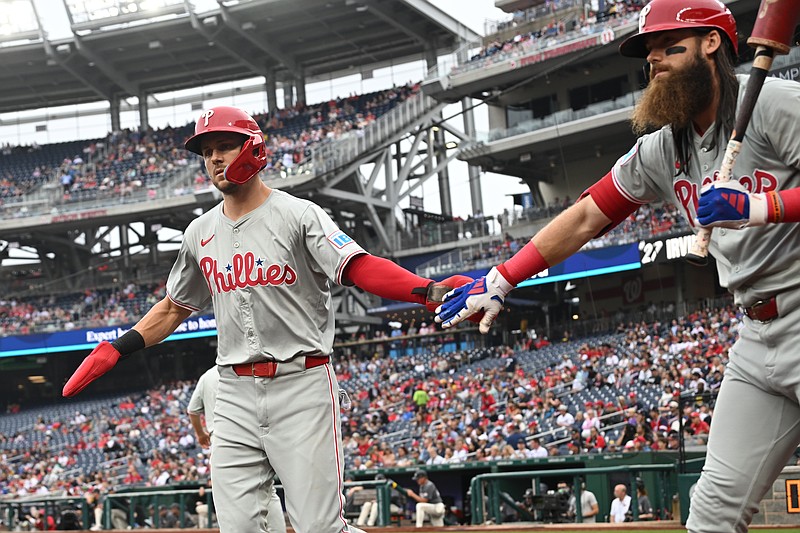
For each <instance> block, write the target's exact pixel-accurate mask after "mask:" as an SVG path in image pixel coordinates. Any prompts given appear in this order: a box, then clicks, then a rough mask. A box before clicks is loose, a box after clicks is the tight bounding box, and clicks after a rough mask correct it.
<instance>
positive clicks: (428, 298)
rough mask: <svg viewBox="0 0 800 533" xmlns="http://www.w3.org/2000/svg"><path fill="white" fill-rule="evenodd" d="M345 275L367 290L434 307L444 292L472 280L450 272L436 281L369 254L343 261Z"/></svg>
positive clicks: (384, 296)
mask: <svg viewBox="0 0 800 533" xmlns="http://www.w3.org/2000/svg"><path fill="white" fill-rule="evenodd" d="M344 275H345V278H346V280H349V281H350V282H352V283H353V284H355V285H356V286H357V287H360V288H362V289H364V290H365V291H367V292H370V293H372V294H375V295H377V296H380V297H381V298H386V299H388V300H396V301H399V302H413V303H418V304H422V305H425V306H427V307H428V309H429V310H430V311H434V310H435V309H436V308H437V307H438V306H439V304H441V303H442V300H443V298H444V295H445V294H446V293H447V292H448V291H450V290H451V289H454V288H456V287H460V286H461V285H464V284H465V283H469V282H471V281H472V278H470V277H467V276H460V275H456V276H450V277H449V278H447V279H446V280H443V281H441V282H439V283H436V282H434V281H433V280H431V279H427V278H423V277H420V276H417V275H416V274H414V273H413V272H409V271H408V270H406V269H405V268H403V267H401V266H400V265H397V264H395V263H393V262H391V261H389V260H388V259H384V258H383V257H378V256H374V255H370V254H361V255H359V256H357V257H354V258H353V259H351V260H350V262H349V263H348V264H347V267H346V269H345V273H344Z"/></svg>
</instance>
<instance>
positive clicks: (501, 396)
mask: <svg viewBox="0 0 800 533" xmlns="http://www.w3.org/2000/svg"><path fill="white" fill-rule="evenodd" d="M739 320H740V316H739V314H738V312H737V311H736V310H735V309H734V308H733V306H727V307H724V308H719V309H714V310H709V309H705V310H698V311H696V312H693V313H690V314H688V315H687V316H684V317H680V318H675V319H674V320H672V321H671V323H659V322H655V323H645V322H641V323H628V324H620V325H619V328H618V329H619V330H618V332H616V333H613V334H609V335H605V336H595V337H591V338H585V339H580V340H569V341H566V342H554V343H550V342H549V341H548V340H547V339H544V338H537V339H533V338H530V337H524V338H520V340H519V341H518V342H517V343H516V345H515V346H501V347H496V348H480V349H473V350H469V351H458V352H455V353H447V354H444V353H439V350H438V348H439V346H438V345H436V344H434V343H431V344H430V345H429V346H428V347H427V349H425V350H423V351H422V352H421V353H417V354H415V355H402V356H399V357H386V356H382V355H380V354H379V353H375V352H363V351H362V352H355V351H342V350H339V353H337V354H336V356H335V360H336V363H335V369H336V372H337V376H338V378H339V380H340V383H341V384H342V386H343V387H344V388H345V389H346V390H349V391H350V395H351V397H352V404H353V405H352V408H351V409H350V410H345V411H343V419H342V425H343V434H344V446H345V456H346V463H347V466H348V468H350V469H354V470H359V469H361V470H363V469H369V468H389V467H404V466H417V465H422V464H428V465H436V464H442V463H456V462H465V461H495V460H516V459H525V458H537V457H544V456H547V455H565V454H572V455H576V454H584V453H606V452H615V451H621V452H623V453H624V452H641V451H649V450H674V449H676V448H677V446H678V436H679V431H680V430H681V429H683V431H684V437H685V439H686V441H687V442H688V443H690V444H702V443H703V442H704V441H705V437H706V435H707V433H708V423H709V422H710V418H711V417H712V416H713V392H714V391H715V389H716V388H717V387H718V386H719V383H720V381H721V379H722V375H723V374H724V366H723V365H724V363H725V361H726V358H727V352H728V349H729V348H730V346H731V344H732V343H733V341H734V340H735V337H736V328H737V324H738V323H739ZM416 332H417V330H415V331H414V332H412V333H416ZM403 333H406V334H408V333H409V332H408V331H406V332H403ZM191 392H192V384H191V383H189V382H177V383H171V384H167V385H163V386H159V387H157V388H154V389H152V390H149V391H142V392H141V393H139V394H136V395H128V396H123V397H116V398H102V399H92V400H84V401H82V402H75V403H68V404H59V405H55V406H51V407H49V408H43V409H26V408H25V406H22V407H21V408H20V406H18V405H15V406H11V407H10V408H9V411H10V413H9V414H6V415H4V416H0V453H2V462H1V463H0V464H2V467H1V471H0V495H2V496H0V497H2V498H6V499H8V498H12V499H13V498H22V497H25V496H30V495H34V496H43V495H81V494H83V495H85V494H87V493H91V492H93V491H95V490H97V491H99V492H100V493H101V494H102V493H105V492H106V491H108V490H112V489H118V488H120V487H122V486H128V485H147V486H161V485H165V484H170V483H179V482H197V483H202V482H204V480H205V479H206V477H207V476H208V456H207V453H206V451H205V450H201V449H199V448H198V447H197V444H196V442H195V439H194V437H193V434H192V432H191V426H190V424H189V421H188V417H187V415H186V405H187V402H188V400H189V397H190V395H191ZM679 402H680V403H679Z"/></svg>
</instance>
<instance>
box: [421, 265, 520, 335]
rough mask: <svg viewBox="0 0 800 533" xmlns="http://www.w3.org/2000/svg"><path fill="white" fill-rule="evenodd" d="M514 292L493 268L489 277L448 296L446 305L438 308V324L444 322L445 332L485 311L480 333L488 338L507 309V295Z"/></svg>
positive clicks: (459, 288)
mask: <svg viewBox="0 0 800 533" xmlns="http://www.w3.org/2000/svg"><path fill="white" fill-rule="evenodd" d="M513 288H514V286H513V285H512V284H511V283H509V282H508V281H507V280H506V278H504V277H503V275H502V274H500V272H499V271H498V270H497V268H492V269H491V270H490V271H489V273H488V274H486V276H484V277H482V278H478V279H476V280H475V281H473V282H472V283H467V284H466V285H462V286H461V287H458V288H457V289H453V290H452V291H450V292H448V293H447V294H445V296H444V303H443V304H442V305H440V306H439V307H438V308H436V322H441V323H442V327H443V328H450V327H453V326H455V325H456V324H458V323H459V322H461V321H462V320H464V319H465V318H467V317H469V316H470V315H473V314H475V313H479V312H481V311H483V312H484V315H483V319H481V322H480V325H479V329H480V332H481V333H483V334H486V333H488V332H489V329H490V328H491V327H492V322H494V319H495V318H497V315H498V313H500V311H501V310H502V309H503V301H504V300H505V297H506V295H507V294H508V293H509V292H511V289H513Z"/></svg>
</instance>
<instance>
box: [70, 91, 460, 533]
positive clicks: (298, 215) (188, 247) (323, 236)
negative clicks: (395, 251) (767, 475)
mask: <svg viewBox="0 0 800 533" xmlns="http://www.w3.org/2000/svg"><path fill="white" fill-rule="evenodd" d="M186 148H187V150H189V151H191V152H194V153H196V154H199V155H201V156H202V158H203V161H204V163H205V168H206V171H207V172H208V175H209V176H210V177H211V179H212V182H213V184H214V186H215V187H216V188H217V189H218V190H219V191H221V192H222V195H223V201H222V202H221V203H220V204H219V205H217V206H216V207H214V208H212V209H210V210H209V211H208V212H206V213H204V214H203V215H201V216H200V217H198V218H197V219H195V220H194V221H192V222H191V223H190V224H189V226H188V227H187V228H186V231H185V232H184V236H183V237H184V238H183V242H182V244H181V249H180V251H179V252H178V258H177V260H176V261H175V264H174V265H173V268H172V271H171V272H170V275H169V278H168V280H167V296H166V297H165V298H164V299H163V300H161V301H160V302H158V303H157V304H155V305H154V306H153V307H152V308H151V309H150V310H149V311H148V312H147V314H146V315H145V316H144V317H143V318H142V319H141V320H140V321H139V322H138V323H137V324H135V325H134V326H133V328H132V329H131V330H129V331H128V332H127V333H125V334H124V335H122V336H121V337H120V338H118V339H116V340H115V341H114V342H111V343H109V342H102V343H100V344H99V345H98V346H97V347H96V348H95V349H94V350H93V351H92V353H90V354H89V356H87V357H86V359H85V360H84V361H83V362H82V363H81V365H80V367H78V369H77V370H76V371H75V373H74V374H73V375H72V377H71V378H70V379H69V381H68V382H67V384H66V385H65V386H64V390H63V394H64V395H65V396H73V395H75V394H77V393H79V392H80V391H81V390H83V389H84V388H85V387H86V386H87V385H88V384H89V383H91V382H92V381H93V380H95V379H97V378H98V377H99V376H101V375H102V374H104V373H105V372H107V371H108V370H110V369H111V368H112V367H113V366H114V365H115V364H116V363H117V361H118V360H119V359H120V357H122V356H126V355H128V354H131V353H133V352H135V351H136V350H139V349H141V348H144V347H146V346H151V345H153V344H156V343H158V342H161V341H162V340H164V339H165V338H166V337H167V336H169V335H170V334H171V333H172V332H173V331H175V328H177V327H178V326H179V325H180V323H181V322H182V321H183V320H185V319H186V318H188V317H189V316H190V315H191V313H193V312H195V311H199V310H201V309H203V308H205V307H206V306H207V305H209V304H212V305H213V307H214V314H215V316H216V322H217V330H218V341H217V364H218V366H219V390H218V392H217V399H216V405H215V409H214V439H213V443H212V457H213V460H212V462H211V470H212V474H213V479H214V501H215V506H216V509H217V518H218V520H219V524H220V529H221V531H222V533H256V532H263V531H264V527H265V526H264V524H265V515H266V513H267V508H268V504H269V500H270V496H271V494H272V480H273V477H274V476H275V475H276V474H277V475H278V477H280V479H281V482H282V484H283V487H284V495H285V502H286V511H287V513H288V515H289V519H290V521H291V522H292V525H293V526H294V530H295V531H296V532H297V533H342V532H344V533H347V532H352V531H360V530H358V529H356V528H353V527H352V526H350V525H349V524H348V523H347V521H346V520H345V518H344V497H343V494H342V488H343V487H342V483H343V481H342V474H343V472H342V470H343V467H344V463H343V457H342V443H341V428H340V418H339V415H340V413H339V385H338V383H337V382H336V376H335V375H334V372H333V369H332V366H331V364H330V353H331V351H332V347H333V337H334V309H333V305H332V297H331V285H332V284H334V283H336V284H341V285H352V284H355V285H357V286H358V287H360V288H362V289H364V290H366V291H369V292H371V293H373V294H376V295H378V296H381V297H383V298H387V299H393V300H401V301H409V302H417V303H420V304H424V305H426V306H427V307H428V308H429V309H435V308H436V307H437V306H438V304H439V303H440V302H441V296H443V295H444V294H445V293H446V292H448V291H449V290H450V289H451V288H453V287H458V286H460V285H462V284H463V283H465V282H467V281H472V279H471V278H467V277H464V276H455V277H452V278H449V279H448V280H444V281H443V282H441V283H434V282H433V281H432V280H429V279H423V278H420V277H419V276H417V275H415V274H412V273H411V272H408V271H407V270H405V269H403V268H401V267H399V266H397V265H396V264H395V263H392V262H391V261H389V260H387V259H383V258H380V257H376V256H372V255H370V254H367V253H366V252H365V251H364V250H363V249H362V248H361V246H359V245H358V244H357V243H356V242H355V241H354V240H353V239H352V238H350V237H349V236H348V235H347V234H345V233H344V232H343V231H341V230H340V229H339V228H338V227H337V226H336V225H335V224H334V223H333V221H332V220H331V218H330V217H329V216H328V214H327V213H326V212H325V211H324V210H323V209H322V208H320V207H319V206H317V205H315V204H313V203H311V202H309V201H306V200H302V199H299V198H295V197H293V196H291V195H289V194H287V193H285V192H283V191H279V190H275V189H271V188H269V187H267V186H266V184H264V183H263V182H262V181H261V180H260V179H252V178H253V177H255V176H256V175H257V174H258V173H259V171H260V170H261V169H263V168H264V167H265V166H266V164H267V150H266V146H265V143H264V137H263V134H262V133H261V130H260V128H259V126H258V124H257V123H256V122H255V120H253V118H252V117H250V115H248V114H247V113H245V112H244V111H242V110H241V109H238V108H235V107H227V106H219V107H215V108H212V109H209V110H207V111H205V112H204V113H203V114H202V115H201V116H200V119H198V121H197V123H196V125H195V134H194V135H193V136H192V137H190V138H189V139H188V140H187V141H186ZM387 280H391V283H387Z"/></svg>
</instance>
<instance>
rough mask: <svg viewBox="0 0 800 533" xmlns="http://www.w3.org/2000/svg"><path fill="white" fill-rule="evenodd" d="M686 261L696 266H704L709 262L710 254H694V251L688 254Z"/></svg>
mask: <svg viewBox="0 0 800 533" xmlns="http://www.w3.org/2000/svg"><path fill="white" fill-rule="evenodd" d="M686 261H687V262H688V263H689V264H692V265H694V266H701V267H702V266H706V265H707V264H708V256H707V255H697V254H693V253H691V252H689V254H687V255H686Z"/></svg>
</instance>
